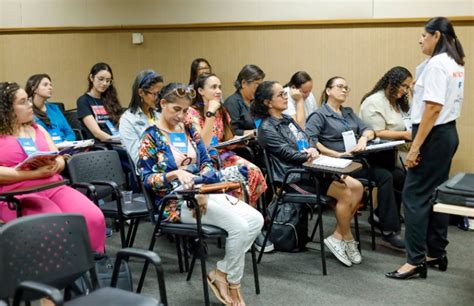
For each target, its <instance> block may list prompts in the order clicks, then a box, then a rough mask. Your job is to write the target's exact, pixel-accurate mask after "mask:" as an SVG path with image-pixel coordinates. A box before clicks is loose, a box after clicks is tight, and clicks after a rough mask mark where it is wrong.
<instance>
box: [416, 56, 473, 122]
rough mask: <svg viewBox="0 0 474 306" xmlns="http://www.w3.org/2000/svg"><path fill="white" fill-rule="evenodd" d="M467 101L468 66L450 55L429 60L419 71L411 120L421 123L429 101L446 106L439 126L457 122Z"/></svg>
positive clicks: (442, 110)
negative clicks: (466, 79)
mask: <svg viewBox="0 0 474 306" xmlns="http://www.w3.org/2000/svg"><path fill="white" fill-rule="evenodd" d="M463 99H464V67H463V66H461V65H459V64H457V63H456V61H454V59H452V58H451V57H449V56H448V54H447V53H441V54H438V55H435V56H433V57H432V58H429V59H427V60H426V61H424V62H423V63H421V64H420V65H419V66H418V67H417V68H416V83H415V87H414V93H413V103H412V107H411V118H412V121H413V123H414V124H419V123H420V122H421V118H422V116H423V112H424V110H425V101H431V102H435V103H439V104H441V105H443V108H442V109H441V113H440V114H439V117H438V119H437V120H436V122H435V125H439V124H444V123H448V122H451V121H453V120H456V119H457V118H458V117H459V116H460V113H461V106H462V103H463Z"/></svg>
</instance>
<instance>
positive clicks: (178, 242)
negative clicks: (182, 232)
mask: <svg viewBox="0 0 474 306" xmlns="http://www.w3.org/2000/svg"><path fill="white" fill-rule="evenodd" d="M175 239H176V243H175V245H176V253H177V254H178V266H179V273H183V271H184V270H183V255H182V254H181V237H179V236H177V235H176V236H175Z"/></svg>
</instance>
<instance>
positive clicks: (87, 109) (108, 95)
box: [77, 63, 122, 141]
mask: <svg viewBox="0 0 474 306" xmlns="http://www.w3.org/2000/svg"><path fill="white" fill-rule="evenodd" d="M87 80H88V81H89V87H88V88H87V92H86V93H85V94H83V95H82V96H80V97H79V98H78V99H77V118H78V119H79V121H80V122H81V126H82V130H83V131H84V133H85V135H86V138H95V139H97V140H99V141H107V140H110V139H111V138H112V136H118V135H119V133H118V130H117V126H118V123H119V120H120V116H121V115H122V106H121V105H120V102H119V100H118V98H117V90H116V89H115V87H114V85H113V80H114V75H113V73H112V68H110V66H109V65H107V64H106V63H97V64H95V65H94V66H92V68H91V71H90V73H89V76H88V78H87Z"/></svg>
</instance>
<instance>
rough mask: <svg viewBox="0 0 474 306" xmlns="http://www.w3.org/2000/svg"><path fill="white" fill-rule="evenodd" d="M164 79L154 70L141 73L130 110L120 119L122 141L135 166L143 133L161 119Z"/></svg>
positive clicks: (136, 81) (136, 79)
mask: <svg viewBox="0 0 474 306" xmlns="http://www.w3.org/2000/svg"><path fill="white" fill-rule="evenodd" d="M162 87H163V77H162V76H161V75H159V74H158V73H156V72H154V71H153V70H145V71H142V72H140V73H139V74H138V75H137V77H136V78H135V81H134V82H133V85H132V98H131V100H130V104H129V105H128V109H127V110H126V111H125V113H123V115H122V117H121V118H120V125H119V131H120V139H121V141H122V144H123V145H124V146H125V147H126V148H127V151H128V154H129V155H130V157H131V158H132V160H133V162H134V164H135V165H137V162H138V147H139V146H140V137H141V135H142V133H143V131H144V130H145V129H146V128H147V127H149V126H150V125H153V124H155V123H156V122H157V121H158V119H159V118H160V113H159V112H158V111H157V110H156V107H157V105H156V104H157V103H158V94H159V93H160V90H161V88H162Z"/></svg>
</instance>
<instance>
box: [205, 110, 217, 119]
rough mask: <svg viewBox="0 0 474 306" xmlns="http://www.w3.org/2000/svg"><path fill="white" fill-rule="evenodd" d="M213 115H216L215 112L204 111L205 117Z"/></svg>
mask: <svg viewBox="0 0 474 306" xmlns="http://www.w3.org/2000/svg"><path fill="white" fill-rule="evenodd" d="M215 115H216V112H209V111H207V112H206V117H207V118H211V117H214V116H215Z"/></svg>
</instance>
